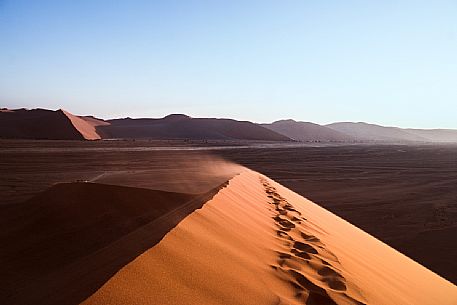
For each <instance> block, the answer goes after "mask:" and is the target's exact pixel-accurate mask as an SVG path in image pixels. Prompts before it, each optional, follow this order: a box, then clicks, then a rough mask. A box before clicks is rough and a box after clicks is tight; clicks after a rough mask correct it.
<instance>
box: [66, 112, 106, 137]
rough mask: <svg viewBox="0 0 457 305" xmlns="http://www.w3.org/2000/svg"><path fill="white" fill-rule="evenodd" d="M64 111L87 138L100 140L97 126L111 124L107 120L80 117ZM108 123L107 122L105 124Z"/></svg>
mask: <svg viewBox="0 0 457 305" xmlns="http://www.w3.org/2000/svg"><path fill="white" fill-rule="evenodd" d="M62 111H63V113H64V114H65V115H66V116H67V117H68V118H69V119H70V121H71V123H72V124H73V126H74V127H75V128H76V130H78V132H79V133H80V134H81V135H82V136H83V137H84V139H86V140H100V139H101V136H100V135H99V134H98V133H97V130H96V127H97V126H102V125H109V124H108V123H106V122H103V121H100V120H96V119H93V118H84V119H83V118H80V117H78V116H76V115H73V114H71V113H69V112H68V111H65V110H62ZM105 123H106V124H105Z"/></svg>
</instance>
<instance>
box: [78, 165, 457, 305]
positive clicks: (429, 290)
mask: <svg viewBox="0 0 457 305" xmlns="http://www.w3.org/2000/svg"><path fill="white" fill-rule="evenodd" d="M456 303H457V287H456V286H454V285H453V284H451V283H450V282H448V281H446V280H444V279H443V278H441V277H439V276H438V275H436V274H434V273H433V272H431V271H429V270H428V269H426V268H424V267H422V266H421V265H419V264H418V263H416V262H414V261H412V260H411V259H409V258H407V257H406V256H404V255H402V254H400V253H399V252H397V251H395V250H394V249H392V248H390V247H389V246H387V245H385V244H383V243H382V242H380V241H379V240H377V239H375V238H373V237H372V236H370V235H368V234H367V233H365V232H363V231H362V230H360V229H358V228H356V227H354V226H353V225H351V224H349V223H348V222H346V221H344V220H343V219H341V218H339V217H337V216H335V215H334V214H332V213H330V212H328V211H326V210H325V209H323V208H321V207H319V206H317V205H316V204H314V203H312V202H311V201H309V200H306V199H305V198H303V197H301V196H299V195H297V194H295V193H294V192H292V191H290V190H288V189H287V188H285V187H283V186H281V185H279V184H278V183H276V182H274V181H273V180H271V179H269V178H267V177H265V176H263V175H261V174H259V173H256V172H254V171H250V170H246V171H245V172H243V173H242V174H240V175H238V176H236V177H235V178H233V179H231V180H230V182H229V184H228V186H227V187H225V188H223V189H222V190H221V191H219V192H218V193H217V194H216V195H215V196H214V198H213V199H211V200H210V201H208V202H207V203H206V204H205V205H204V206H203V208H202V209H200V210H197V211H195V212H194V213H192V214H191V215H189V216H188V217H187V218H185V219H184V220H183V221H182V222H181V223H179V225H178V226H176V227H175V228H174V229H173V230H171V231H170V232H169V233H168V234H167V235H166V236H165V237H164V238H163V240H162V241H161V242H160V243H158V244H157V245H156V246H154V247H152V248H151V249H149V250H148V251H146V252H145V253H143V254H142V255H140V256H139V257H137V258H136V259H135V260H134V261H132V262H131V263H129V264H127V265H126V266H125V267H124V268H122V269H121V270H120V271H119V272H118V273H117V274H116V275H114V276H113V277H112V278H111V279H110V280H109V281H108V282H107V283H106V284H105V285H104V286H103V287H102V288H101V289H99V290H98V291H97V292H96V293H95V294H94V295H92V296H91V297H90V298H88V299H87V300H86V301H85V302H84V303H83V304H415V305H417V304H430V305H432V304H433V305H434V304H440V305H446V304H449V305H451V304H456Z"/></svg>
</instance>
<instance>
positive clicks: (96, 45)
mask: <svg viewBox="0 0 457 305" xmlns="http://www.w3.org/2000/svg"><path fill="white" fill-rule="evenodd" d="M0 107H7V108H21V107H26V108H37V107H40V108H49V109H59V108H63V109H65V110H68V111H70V112H72V113H74V114H79V115H95V116H97V117H101V118H105V119H108V118H116V117H127V116H129V117H162V116H164V115H167V114H169V113H185V114H188V115H191V116H193V117H226V118H234V119H241V120H250V121H254V122H271V121H275V120H278V119H288V118H292V119H295V120H300V121H311V122H315V123H319V124H325V123H331V122H337V121H364V122H370V123H376V124H382V125H388V126H399V127H417V128H457V1H455V0H454V1H440V0H437V1H420V0H419V1H389V0H386V1H362V0H361V1H351V0H348V1H336V0H335V1H331V0H328V1H306V0H301V1H288V0H285V1H277V0H276V1H269V0H262V1H255V0H252V1H249V0H242V1H241V0H240V1H238V0H231V1H218V0H213V1H192V0H182V1H174V0H164V1H135V0H132V1H100V0H90V1H84V0H79V1H65V0H60V1H46V0H40V1H23V0H0Z"/></svg>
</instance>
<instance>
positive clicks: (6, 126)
mask: <svg viewBox="0 0 457 305" xmlns="http://www.w3.org/2000/svg"><path fill="white" fill-rule="evenodd" d="M0 138H8V139H50V140H56V139H59V140H84V139H85V138H84V136H83V135H82V134H81V133H80V132H79V131H78V129H77V128H76V127H75V126H74V125H73V123H72V121H71V119H70V118H69V117H68V115H67V114H66V113H65V112H64V111H63V110H56V111H52V110H46V109H33V110H27V109H15V110H8V109H2V110H0Z"/></svg>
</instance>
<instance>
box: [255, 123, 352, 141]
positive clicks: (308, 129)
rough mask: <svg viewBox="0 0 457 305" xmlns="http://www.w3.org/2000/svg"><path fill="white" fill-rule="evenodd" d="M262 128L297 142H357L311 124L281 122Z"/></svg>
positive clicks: (342, 134)
mask: <svg viewBox="0 0 457 305" xmlns="http://www.w3.org/2000/svg"><path fill="white" fill-rule="evenodd" d="M261 126H263V127H265V128H268V129H270V130H273V131H275V132H277V133H280V134H283V135H285V136H287V137H289V138H291V139H294V140H297V141H305V142H310V141H311V142H312V141H319V142H349V141H353V140H355V138H353V137H351V136H349V135H346V134H344V133H341V132H339V131H336V130H333V129H331V128H328V127H325V126H321V125H318V124H314V123H310V122H297V121H294V120H281V121H276V122H273V123H271V124H261Z"/></svg>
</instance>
